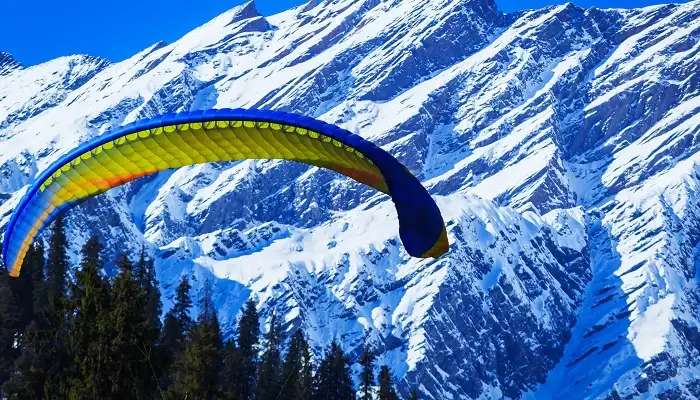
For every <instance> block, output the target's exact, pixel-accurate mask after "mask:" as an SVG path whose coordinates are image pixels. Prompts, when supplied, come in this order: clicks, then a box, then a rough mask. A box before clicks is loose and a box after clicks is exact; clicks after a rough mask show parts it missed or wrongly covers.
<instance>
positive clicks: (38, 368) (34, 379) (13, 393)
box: [3, 321, 52, 400]
mask: <svg viewBox="0 0 700 400" xmlns="http://www.w3.org/2000/svg"><path fill="white" fill-rule="evenodd" d="M24 337H25V341H24V345H23V346H22V353H21V355H20V357H19V358H18V359H17V361H16V362H15V366H14V370H13V373H12V376H11V377H10V379H9V380H8V381H7V382H6V383H5V385H4V386H3V392H4V393H5V395H7V398H8V399H12V400H33V399H49V398H50V396H49V393H47V392H46V386H47V385H46V382H47V381H48V377H47V373H48V370H47V367H46V365H47V363H50V362H51V361H52V360H51V359H50V358H49V357H47V355H46V352H44V351H41V345H40V343H41V341H42V337H41V332H40V328H39V326H38V323H37V322H36V321H32V322H31V323H30V324H29V326H28V327H27V329H26V330H25V333H24Z"/></svg>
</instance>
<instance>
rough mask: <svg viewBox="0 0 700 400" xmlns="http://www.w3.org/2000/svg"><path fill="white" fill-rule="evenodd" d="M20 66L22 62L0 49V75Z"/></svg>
mask: <svg viewBox="0 0 700 400" xmlns="http://www.w3.org/2000/svg"><path fill="white" fill-rule="evenodd" d="M19 68H22V64H20V63H19V62H17V60H15V59H14V57H12V54H10V53H7V52H4V51H0V75H7V74H9V73H10V71H13V70H15V69H19Z"/></svg>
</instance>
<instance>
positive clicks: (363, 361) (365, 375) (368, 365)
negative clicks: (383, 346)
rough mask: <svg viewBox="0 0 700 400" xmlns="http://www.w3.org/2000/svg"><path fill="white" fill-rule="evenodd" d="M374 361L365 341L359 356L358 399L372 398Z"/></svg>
mask: <svg viewBox="0 0 700 400" xmlns="http://www.w3.org/2000/svg"><path fill="white" fill-rule="evenodd" d="M374 361H375V355H374V350H373V349H372V347H371V346H370V345H369V344H368V343H366V344H365V349H364V352H363V353H362V357H360V365H361V366H362V371H361V372H360V400H373V399H374V385H375V380H374Z"/></svg>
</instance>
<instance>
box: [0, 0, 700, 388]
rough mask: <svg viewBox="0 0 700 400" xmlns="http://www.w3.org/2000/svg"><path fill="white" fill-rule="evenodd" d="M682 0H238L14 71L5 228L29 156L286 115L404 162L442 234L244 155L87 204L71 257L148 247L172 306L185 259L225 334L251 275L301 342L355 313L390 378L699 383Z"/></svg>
mask: <svg viewBox="0 0 700 400" xmlns="http://www.w3.org/2000/svg"><path fill="white" fill-rule="evenodd" d="M699 10H700V2H698V1H695V2H690V3H686V4H682V5H662V6H655V7H649V8H643V9H632V10H619V9H617V10H616V9H607V10H600V9H583V8H580V7H577V6H575V5H572V4H566V5H561V6H552V7H547V8H544V9H540V10H529V11H522V12H519V13H514V14H504V13H502V12H500V11H499V10H498V9H497V7H496V6H495V3H494V2H493V1H485V0H441V1H439V2H431V1H427V0H404V1H401V2H381V1H376V0H352V1H350V0H336V1H330V2H310V3H307V4H306V5H302V6H299V7H297V8H294V9H292V10H289V11H286V12H283V13H280V14H277V15H273V16H267V17H264V16H261V15H259V13H257V11H255V12H254V4H251V3H247V4H244V5H242V6H239V7H235V8H233V9H231V10H229V11H227V12H225V13H223V14H221V15H220V16H219V17H217V18H214V19H213V20H212V21H210V22H208V23H206V24H204V25H202V26H201V27H200V28H197V29H195V30H193V31H192V32H190V33H188V34H186V35H184V36H183V37H182V38H181V39H179V40H177V41H175V42H173V43H170V44H165V43H157V44H155V45H153V46H151V47H149V48H147V49H145V50H144V51H142V52H140V53H138V54H136V55H134V56H133V57H131V58H129V59H127V60H124V61H122V62H119V63H109V62H107V61H105V60H101V59H98V58H94V57H88V56H72V57H64V58H60V59H57V60H52V61H51V62H48V63H44V64H40V65H38V66H31V67H26V68H23V69H18V68H14V69H12V70H10V72H9V73H7V74H5V75H3V74H0V177H2V178H1V179H0V192H3V193H4V194H6V195H7V196H6V197H7V198H8V199H7V200H6V201H5V200H4V201H3V202H2V204H0V225H5V224H6V223H7V220H8V219H9V215H10V212H11V210H12V208H13V207H14V206H15V205H16V204H17V202H18V201H19V198H20V197H21V196H22V194H23V193H24V190H26V187H27V185H28V184H29V183H30V182H31V179H32V178H33V177H34V176H36V174H37V173H38V172H39V171H41V170H43V169H44V168H45V167H46V166H48V164H50V163H51V162H52V161H53V160H55V159H57V158H58V157H59V156H60V154H62V153H65V152H66V151H68V150H69V149H70V148H72V147H74V146H75V145H77V144H78V143H80V142H82V141H84V140H87V139H88V138H90V137H93V136H95V135H97V134H100V133H102V132H104V131H106V130H108V129H111V128H115V127H117V126H120V125H122V124H125V123H128V122H131V121H134V120H136V119H139V118H143V117H150V116H154V115H157V114H163V113H167V112H175V111H179V110H191V109H202V108H210V107H220V108H223V107H227V108H235V107H262V108H275V109H280V110H284V111H293V112H301V113H304V114H308V115H311V116H314V117H317V118H320V119H322V120H325V121H327V122H330V123H335V124H338V125H340V126H342V127H344V128H346V129H348V130H350V131H352V132H354V133H358V134H360V135H361V136H363V137H365V138H367V139H369V140H372V141H373V142H375V143H377V144H379V145H381V146H382V147H383V148H384V149H385V150H387V151H389V152H390V153H391V154H392V155H394V156H396V157H397V158H398V159H399V160H400V161H401V162H403V163H404V164H406V165H407V167H408V168H409V169H410V170H411V171H412V172H413V173H414V174H416V175H417V176H418V177H419V178H421V180H422V181H423V183H424V184H425V185H426V187H427V188H428V189H429V191H430V192H431V194H433V195H434V197H435V198H436V200H437V201H438V205H439V206H440V208H441V210H442V211H443V214H444V216H445V220H446V222H447V225H448V232H449V235H450V241H451V242H452V243H453V246H452V249H451V252H450V253H449V254H448V255H447V256H446V257H444V258H443V259H440V260H437V261H431V260H417V259H411V258H409V257H408V256H407V255H406V254H405V251H404V250H403V249H402V248H401V244H400V240H399V238H398V230H397V226H396V223H397V222H396V215H395V212H394V211H393V208H392V207H391V204H390V202H388V201H387V200H388V198H387V197H386V196H383V195H381V194H378V193H376V192H374V191H373V190H371V189H369V188H366V187H363V186H361V185H359V184H357V183H356V182H353V181H350V180H348V179H345V178H342V177H339V176H337V175H336V174H334V173H332V172H329V171H326V170H322V169H318V168H309V167H307V166H304V165H300V164H296V163H291V162H280V161H243V162H229V163H217V164H206V165H198V166H192V167H187V168H182V169H179V170H177V171H168V172H163V173H160V174H158V175H155V176H151V177H147V178H144V179H142V180H139V181H136V182H133V183H130V184H128V185H126V186H124V187H121V188H118V189H115V190H113V191H110V192H108V193H105V194H103V195H101V196H99V197H97V198H95V199H92V200H90V201H88V202H86V203H85V204H83V205H81V206H80V207H78V208H76V209H74V210H73V211H72V212H71V213H69V215H68V219H67V226H68V228H69V231H70V234H71V238H72V251H71V257H72V258H73V260H76V259H77V249H78V248H79V247H80V245H82V243H84V241H85V240H87V236H88V234H90V233H96V234H98V235H99V236H100V238H101V240H102V241H103V242H104V244H105V246H106V248H107V249H108V250H107V252H106V254H105V255H106V256H107V257H108V258H109V259H113V258H114V255H115V253H116V251H117V249H119V250H121V251H132V250H133V251H137V250H140V248H141V245H142V244H143V245H145V246H146V248H147V249H148V252H149V254H150V255H151V256H152V257H154V258H155V260H156V266H157V269H158V274H159V279H161V282H162V283H163V286H162V292H163V294H164V305H165V309H167V308H168V306H169V304H170V301H171V300H170V298H171V296H172V291H173V288H174V285H173V283H176V282H177V280H178V278H179V276H180V275H181V274H193V275H194V276H195V277H196V278H197V281H196V282H195V288H196V290H200V289H201V283H202V282H204V281H205V280H206V279H207V278H213V279H214V287H215V296H214V300H215V304H216V305H217V308H218V310H219V314H220V319H221V321H222V326H223V327H224V330H225V331H226V332H227V334H230V333H231V332H230V329H229V328H228V327H229V326H231V322H232V321H233V320H234V319H235V318H236V315H237V313H238V310H239V309H240V305H241V304H243V302H244V301H245V300H246V299H247V298H248V297H249V296H253V298H255V299H256V300H257V302H258V304H259V306H261V321H263V322H264V321H265V320H266V319H267V318H268V317H269V315H270V311H271V310H272V309H276V310H277V311H278V312H281V313H282V315H284V316H285V319H284V320H285V329H287V330H288V331H289V330H292V329H296V328H303V329H304V330H305V331H306V332H307V333H308V335H309V337H310V340H311V344H312V346H313V348H314V352H315V353H316V354H317V355H319V354H320V352H321V351H322V349H323V347H324V346H325V345H326V344H327V343H329V342H330V341H331V340H333V339H337V340H339V341H340V342H341V343H342V344H343V346H344V348H345V349H346V350H347V351H348V352H349V354H351V356H353V357H355V358H357V356H359V354H358V353H359V352H360V351H361V348H362V342H363V340H364V338H365V336H366V335H367V336H368V337H369V338H370V340H371V342H372V343H373V344H374V345H375V346H376V347H377V348H378V349H381V350H382V356H381V357H380V362H385V363H387V364H388V365H390V366H391V368H392V370H393V371H394V373H395V374H396V376H397V380H398V382H399V389H400V391H401V392H402V393H404V394H405V393H407V392H408V390H409V389H410V388H412V387H415V386H418V387H419V389H420V391H421V392H422V394H423V395H424V396H426V397H428V398H455V397H457V398H458V397H460V396H461V397H463V398H502V397H506V398H519V397H523V396H524V397H529V398H538V399H539V398H542V399H547V398H553V397H557V396H567V397H568V398H586V399H588V398H601V399H604V398H611V399H613V398H632V397H635V398H654V397H663V396H666V397H667V398H684V396H685V397H689V398H691V397H692V396H700V392H699V390H700V389H698V388H700V383H698V382H697V381H696V380H694V379H693V378H692V376H693V373H692V372H693V371H696V369H697V365H696V362H695V361H694V360H695V359H696V355H697V354H698V352H700V344H699V343H698V342H697V340H696V337H700V336H698V335H696V333H695V332H696V328H694V327H695V326H698V322H699V316H698V312H697V305H698V304H699V302H698V299H699V298H700V294H699V292H698V288H697V282H696V278H695V271H696V267H695V265H696V259H697V256H696V250H695V249H696V247H697V245H698V243H700V229H698V228H699V227H698V226H697V222H695V221H697V220H698V219H697V218H696V216H698V215H699V214H698V212H699V211H700V210H698V207H697V205H696V203H697V202H694V200H695V199H696V198H697V197H696V192H695V188H696V187H697V184H698V176H700V175H698V174H697V167H696V164H697V157H698V155H697V147H696V140H695V139H694V136H695V133H697V132H698V130H699V129H700V128H699V126H700V121H699V120H700V117H699V115H700V112H699V111H700V103H698V99H699V98H700V95H699V91H700V74H699V73H698V68H699V67H698V65H700V62H698V61H700V60H699V58H700V55H699V54H700V45H699V44H698V41H699V38H700V24H698V22H697V21H698V20H700V11H699ZM241 16H242V17H241ZM238 17H241V18H238ZM0 65H1V64H0ZM0 68H1V67H0ZM27 137H31V138H33V140H32V141H27V140H26V138H27ZM4 198H5V195H3V199H4ZM85 226H88V227H91V229H90V230H89V231H88V232H86V231H84V230H83V227H85ZM124 243H126V244H127V245H123V244H124ZM111 268H112V265H111V263H108V265H107V270H106V272H107V273H110V272H111ZM659 329H661V330H659ZM570 376H575V377H576V379H570V378H569V377H570Z"/></svg>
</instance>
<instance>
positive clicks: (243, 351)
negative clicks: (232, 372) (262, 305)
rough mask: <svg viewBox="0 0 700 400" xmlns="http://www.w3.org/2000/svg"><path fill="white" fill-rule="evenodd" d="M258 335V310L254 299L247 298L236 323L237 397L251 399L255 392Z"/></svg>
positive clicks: (245, 399) (244, 399)
mask: <svg viewBox="0 0 700 400" xmlns="http://www.w3.org/2000/svg"><path fill="white" fill-rule="evenodd" d="M259 335H260V323H259V321H258V310H257V309H256V305H255V301H254V300H253V299H248V301H247V302H246V304H245V308H244V310H243V314H242V316H241V320H240V322H239V323H238V351H239V354H240V357H241V369H240V370H239V371H238V376H237V377H236V382H237V384H238V388H237V389H236V393H237V394H238V396H239V399H243V400H248V399H252V398H253V396H254V394H255V386H256V379H255V378H256V376H255V375H256V370H257V365H258V356H257V355H258V342H259V340H260V338H259Z"/></svg>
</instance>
